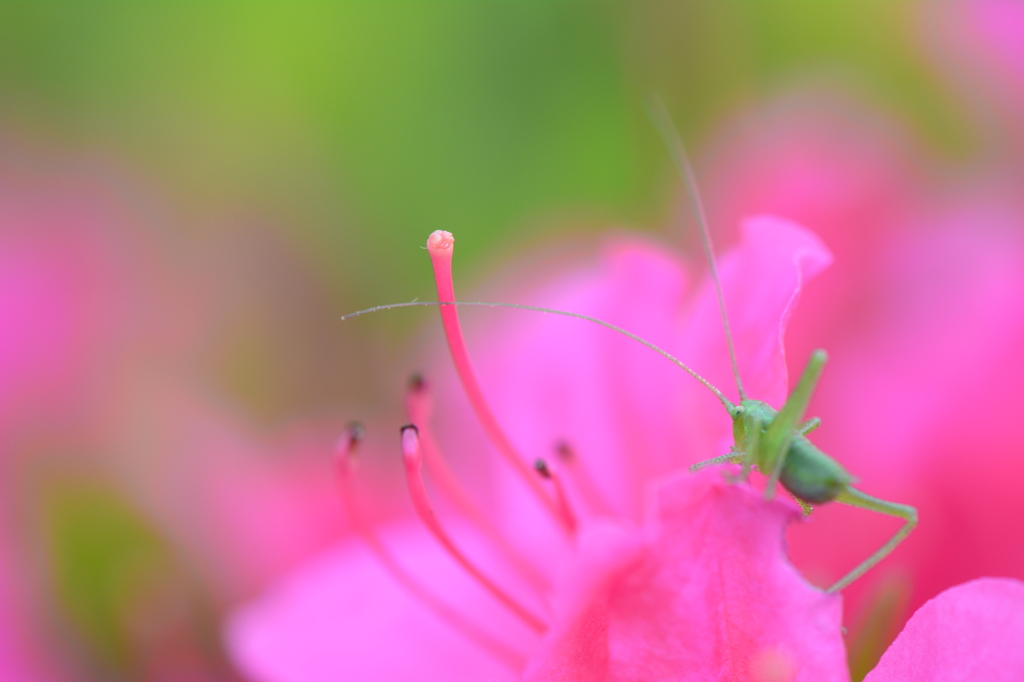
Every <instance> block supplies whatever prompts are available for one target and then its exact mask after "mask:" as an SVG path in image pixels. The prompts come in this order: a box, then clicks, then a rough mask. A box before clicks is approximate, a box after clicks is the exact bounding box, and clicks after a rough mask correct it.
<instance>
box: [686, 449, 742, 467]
mask: <svg viewBox="0 0 1024 682" xmlns="http://www.w3.org/2000/svg"><path fill="white" fill-rule="evenodd" d="M742 461H743V455H741V454H740V453H738V452H736V451H735V450H733V451H732V452H730V453H729V454H728V455H719V456H718V457H712V458H711V459H706V460H704V461H703V462H697V463H696V464H691V465H690V471H691V472H694V471H700V470H701V469H706V468H707V467H710V466H714V465H716V464H739V463H740V462H742Z"/></svg>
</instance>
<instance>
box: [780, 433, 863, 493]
mask: <svg viewBox="0 0 1024 682" xmlns="http://www.w3.org/2000/svg"><path fill="white" fill-rule="evenodd" d="M779 482H780V483H782V485H783V487H785V488H786V490H788V491H789V492H791V493H793V494H794V495H796V496H797V497H798V498H800V499H801V500H803V501H804V502H810V503H812V504H820V503H822V502H829V501H831V500H834V499H835V497H836V495H838V494H839V493H841V492H842V491H843V490H844V489H845V488H846V487H847V486H848V485H849V484H850V483H852V482H853V477H852V476H851V475H850V474H849V472H847V471H846V469H844V468H843V467H842V466H841V465H840V464H839V462H837V461H835V460H834V459H832V458H831V457H829V456H828V455H826V454H825V453H824V452H822V451H821V450H819V449H818V448H816V447H814V445H813V444H812V443H811V441H809V440H807V438H805V437H804V436H801V435H794V436H793V441H792V443H791V444H790V446H789V452H788V453H787V454H786V461H785V463H784V464H783V467H782V473H781V474H780V475H779Z"/></svg>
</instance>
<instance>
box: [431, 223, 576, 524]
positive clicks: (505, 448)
mask: <svg viewBox="0 0 1024 682" xmlns="http://www.w3.org/2000/svg"><path fill="white" fill-rule="evenodd" d="M454 248H455V237H453V236H452V234H451V232H445V231H443V230H437V231H436V232H433V233H431V235H430V237H428V238H427V253H429V254H430V261H431V263H432V265H433V267H434V281H435V284H436V285H437V300H438V301H439V302H440V303H441V304H442V305H441V306H440V309H441V323H442V325H443V327H444V335H445V338H446V339H447V341H448V349H449V350H450V351H451V355H452V361H453V362H454V364H455V371H456V372H457V373H458V375H459V381H460V382H462V388H463V390H464V391H465V392H466V397H467V398H468V399H469V403H470V405H471V406H472V407H473V412H474V413H476V417H477V419H478V420H479V421H480V425H481V426H483V428H484V431H485V432H486V433H487V437H488V438H490V440H491V442H492V443H493V444H494V446H495V447H496V448H497V449H498V452H499V453H500V454H501V456H502V457H504V459H505V461H506V462H508V463H509V465H511V466H512V468H513V469H514V470H515V471H516V473H517V474H519V477H520V478H521V479H522V480H523V481H524V482H525V483H526V485H527V486H528V487H529V488H530V490H532V491H533V492H534V494H535V495H536V496H537V498H538V499H539V500H540V501H541V502H542V503H543V504H544V506H545V507H546V508H547V509H548V511H550V512H551V514H552V515H553V516H554V517H555V518H556V519H557V520H558V521H559V523H560V524H561V525H562V527H563V528H564V529H565V530H567V531H570V529H569V528H568V527H567V526H565V524H564V516H563V515H562V514H561V513H560V512H559V510H558V505H557V503H556V502H555V501H554V500H552V499H551V497H550V496H549V495H548V494H547V493H546V492H545V491H544V488H543V486H541V485H540V482H539V481H538V480H537V477H536V476H533V475H531V473H530V468H529V467H528V466H527V464H526V460H525V459H524V458H523V457H522V456H521V455H520V454H519V452H518V451H517V450H516V448H515V446H513V445H512V442H511V441H510V440H509V439H508V436H506V435H505V432H504V430H503V429H502V428H501V425H500V424H499V423H498V419H497V418H496V417H495V416H494V412H493V411H492V410H491V407H490V405H489V404H488V403H487V400H486V399H485V398H484V393H483V390H481V388H480V380H479V379H478V378H477V374H476V370H475V369H474V367H473V363H472V361H471V360H470V359H469V351H468V350H467V348H466V340H465V338H464V337H463V335H462V325H461V324H460V322H459V312H458V309H457V307H456V306H455V305H444V304H445V303H449V304H450V303H454V302H455V300H456V299H455V285H454V282H453V281H452V253H453V251H454ZM570 532H571V531H570Z"/></svg>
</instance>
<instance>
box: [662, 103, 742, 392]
mask: <svg viewBox="0 0 1024 682" xmlns="http://www.w3.org/2000/svg"><path fill="white" fill-rule="evenodd" d="M650 115H651V119H652V120H653V122H654V126H655V127H656V128H657V129H658V132H660V133H661V137H662V139H663V140H664V142H665V146H666V147H668V149H669V153H670V154H671V155H672V160H673V161H674V162H675V164H676V168H677V169H678V171H679V174H680V175H681V176H682V178H683V184H684V185H686V193H687V194H689V195H690V207H691V208H692V209H693V217H694V219H695V220H696V221H697V225H698V227H699V228H700V240H701V244H702V245H703V246H704V255H705V256H706V257H707V259H708V269H709V271H710V273H711V281H712V282H714V285H715V295H716V296H717V297H718V308H719V310H720V311H721V312H722V325H723V327H725V341H726V343H727V344H728V346H729V360H730V361H731V362H732V373H733V376H734V377H736V389H737V390H738V391H739V394H740V400H746V399H747V393H746V391H744V390H743V380H742V379H740V367H739V363H738V362H737V361H736V348H735V346H734V345H733V341H732V328H731V327H730V326H729V315H728V313H726V311H725V296H724V295H723V294H722V282H721V280H720V279H719V277H718V266H717V265H716V262H715V252H714V249H713V248H712V246H711V232H710V231H709V230H708V219H707V216H706V215H705V213H704V202H702V201H701V199H700V191H699V190H698V189H697V176H696V174H694V172H693V166H691V165H690V158H689V157H688V156H687V154H686V147H685V146H684V145H683V140H682V138H681V137H679V133H678V132H677V130H676V126H675V123H674V122H673V121H672V116H671V114H669V113H668V109H666V108H665V104H664V102H662V101H661V99H660V98H657V97H652V98H651V103H650Z"/></svg>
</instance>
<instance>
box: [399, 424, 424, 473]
mask: <svg viewBox="0 0 1024 682" xmlns="http://www.w3.org/2000/svg"><path fill="white" fill-rule="evenodd" d="M401 431H402V457H404V458H405V459H406V461H408V462H412V463H414V464H419V462H420V430H419V429H418V428H416V425H415V424H406V425H405V426H403V427H402V430H401Z"/></svg>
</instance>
